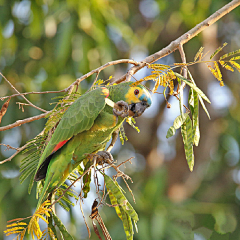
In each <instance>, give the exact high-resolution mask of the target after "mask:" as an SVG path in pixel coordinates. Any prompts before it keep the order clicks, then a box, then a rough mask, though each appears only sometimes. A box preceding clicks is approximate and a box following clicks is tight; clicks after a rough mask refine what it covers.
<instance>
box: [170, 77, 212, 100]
mask: <svg viewBox="0 0 240 240" xmlns="http://www.w3.org/2000/svg"><path fill="white" fill-rule="evenodd" d="M174 74H175V75H176V76H177V77H178V78H180V79H181V80H182V81H184V82H185V83H186V84H187V85H188V86H189V87H191V88H192V89H193V90H195V91H196V92H197V93H198V95H199V96H200V97H202V98H203V99H204V100H205V101H207V102H208V103H211V102H210V100H209V99H208V97H207V96H206V95H205V94H204V93H203V92H202V90H200V89H199V88H198V87H197V86H196V85H195V84H193V83H191V82H190V81H189V80H187V79H186V78H184V77H183V76H182V75H181V74H179V73H174Z"/></svg>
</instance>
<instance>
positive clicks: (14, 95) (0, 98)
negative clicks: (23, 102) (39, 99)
mask: <svg viewBox="0 0 240 240" xmlns="http://www.w3.org/2000/svg"><path fill="white" fill-rule="evenodd" d="M60 92H66V90H65V89H63V90H59V91H45V92H25V93H16V94H13V95H9V96H4V97H0V100H2V101H3V100H4V99H6V98H9V97H18V96H22V95H29V94H47V93H60Z"/></svg>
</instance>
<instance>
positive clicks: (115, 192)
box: [104, 174, 138, 221]
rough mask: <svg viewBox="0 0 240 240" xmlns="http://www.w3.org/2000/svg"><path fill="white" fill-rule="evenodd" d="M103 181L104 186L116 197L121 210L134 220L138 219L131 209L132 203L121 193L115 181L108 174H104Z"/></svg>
mask: <svg viewBox="0 0 240 240" xmlns="http://www.w3.org/2000/svg"><path fill="white" fill-rule="evenodd" d="M104 181H105V183H106V187H107V188H108V189H109V190H110V191H111V192H112V194H113V196H114V197H115V198H116V199H117V201H118V203H119V204H120V205H121V207H122V208H123V210H124V211H125V212H126V213H127V214H128V215H129V216H130V217H131V218H132V219H133V220H135V221H138V215H137V213H136V211H135V210H134V209H133V207H132V205H131V204H130V203H129V202H128V200H127V198H126V197H125V196H124V194H123V193H122V191H121V189H120V187H119V186H118V184H117V182H116V181H115V182H114V181H113V180H112V178H110V177H109V176H108V175H106V174H104Z"/></svg>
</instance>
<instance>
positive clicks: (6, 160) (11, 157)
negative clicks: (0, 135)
mask: <svg viewBox="0 0 240 240" xmlns="http://www.w3.org/2000/svg"><path fill="white" fill-rule="evenodd" d="M30 143H32V141H31V142H28V143H26V144H25V145H23V146H22V147H20V148H16V149H15V150H16V152H15V153H14V154H13V155H12V156H10V157H9V158H7V159H4V160H3V161H0V164H3V163H5V162H9V161H11V160H12V159H13V158H14V157H15V156H16V155H17V154H18V153H20V152H21V151H22V150H23V149H25V148H26V147H27V146H28V145H29V144H30ZM0 145H3V146H6V145H5V144H3V143H1V144H0ZM7 146H8V145H7ZM9 147H10V146H9ZM9 147H8V148H9ZM10 148H11V149H13V147H10Z"/></svg>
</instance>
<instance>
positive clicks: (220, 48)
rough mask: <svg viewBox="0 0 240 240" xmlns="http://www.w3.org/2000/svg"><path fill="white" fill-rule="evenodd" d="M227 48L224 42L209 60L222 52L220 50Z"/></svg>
mask: <svg viewBox="0 0 240 240" xmlns="http://www.w3.org/2000/svg"><path fill="white" fill-rule="evenodd" d="M225 46H227V43H226V42H225V43H224V44H223V45H222V46H221V47H219V48H217V50H216V51H215V52H214V53H213V54H212V55H211V56H210V60H211V59H212V58H213V57H214V56H216V55H217V54H218V53H219V52H220V51H222V49H223V48H224V47H225Z"/></svg>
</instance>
